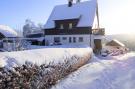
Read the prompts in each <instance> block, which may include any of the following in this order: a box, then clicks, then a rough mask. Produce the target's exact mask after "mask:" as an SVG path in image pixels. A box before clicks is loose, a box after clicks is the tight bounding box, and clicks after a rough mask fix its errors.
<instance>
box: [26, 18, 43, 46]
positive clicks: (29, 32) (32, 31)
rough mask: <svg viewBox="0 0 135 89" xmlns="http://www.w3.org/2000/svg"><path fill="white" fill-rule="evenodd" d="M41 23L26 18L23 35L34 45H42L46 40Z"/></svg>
mask: <svg viewBox="0 0 135 89" xmlns="http://www.w3.org/2000/svg"><path fill="white" fill-rule="evenodd" d="M41 29H42V26H41V25H39V26H38V25H36V24H35V23H34V22H32V21H31V20H26V22H25V25H24V26H23V37H24V39H25V40H27V41H29V42H30V43H31V44H32V45H42V44H44V43H45V42H43V41H44V32H43V31H42V30H41Z"/></svg>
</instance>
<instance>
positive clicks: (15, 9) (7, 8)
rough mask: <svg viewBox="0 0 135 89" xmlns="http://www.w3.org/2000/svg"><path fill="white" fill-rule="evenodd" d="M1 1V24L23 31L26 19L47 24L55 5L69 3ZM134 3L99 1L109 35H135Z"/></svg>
mask: <svg viewBox="0 0 135 89" xmlns="http://www.w3.org/2000/svg"><path fill="white" fill-rule="evenodd" d="M0 1H1V3H0V24H3V25H8V26H10V27H12V28H14V29H17V30H22V27H23V25H24V23H25V20H26V19H31V20H32V21H34V22H35V23H42V24H45V23H46V20H47V19H48V17H49V15H50V14H51V11H52V9H53V7H54V6H55V5H59V4H65V3H67V0H0ZM81 1H87V0H81ZM134 3H135V0H98V4H99V17H100V26H101V27H104V28H105V29H106V33H107V34H120V33H129V34H131V33H135V29H134V26H135V23H134V21H135V10H134V8H135V5H134Z"/></svg>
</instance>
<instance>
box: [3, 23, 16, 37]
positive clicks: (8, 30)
mask: <svg viewBox="0 0 135 89" xmlns="http://www.w3.org/2000/svg"><path fill="white" fill-rule="evenodd" d="M0 33H2V34H3V35H4V36H5V37H17V32H15V30H13V29H12V28H10V27H9V26H6V25H0Z"/></svg>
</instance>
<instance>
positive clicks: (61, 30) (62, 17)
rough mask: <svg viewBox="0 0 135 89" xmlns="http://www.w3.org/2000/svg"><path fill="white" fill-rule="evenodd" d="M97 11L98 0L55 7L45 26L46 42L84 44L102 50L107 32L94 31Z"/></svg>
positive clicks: (100, 29) (98, 29) (97, 29)
mask: <svg viewBox="0 0 135 89" xmlns="http://www.w3.org/2000/svg"><path fill="white" fill-rule="evenodd" d="M71 1H72V0H71ZM96 10H97V1H96V0H91V1H85V2H79V3H72V2H70V1H69V3H68V4H65V5H58V6H55V7H54V9H53V11H52V13H51V15H50V17H49V19H48V20H47V22H46V24H45V29H44V33H45V39H46V42H48V44H52V43H60V44H84V45H89V46H91V47H92V48H93V49H95V50H101V49H102V39H103V36H104V34H105V32H104V28H96V29H93V22H94V18H95V16H96Z"/></svg>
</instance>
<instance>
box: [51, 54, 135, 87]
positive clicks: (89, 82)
mask: <svg viewBox="0 0 135 89" xmlns="http://www.w3.org/2000/svg"><path fill="white" fill-rule="evenodd" d="M52 89H135V53H127V54H125V55H120V56H116V57H107V58H102V60H101V59H98V58H96V57H93V60H92V61H91V62H90V63H88V64H86V65H85V66H83V67H81V68H80V69H79V70H77V71H75V72H74V73H72V74H70V75H69V76H68V77H67V78H65V79H63V80H62V81H60V82H59V83H58V84H57V85H56V86H54V87H52Z"/></svg>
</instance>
